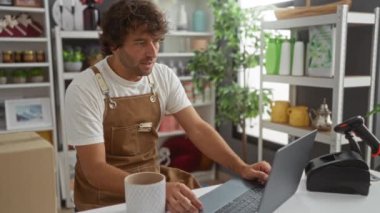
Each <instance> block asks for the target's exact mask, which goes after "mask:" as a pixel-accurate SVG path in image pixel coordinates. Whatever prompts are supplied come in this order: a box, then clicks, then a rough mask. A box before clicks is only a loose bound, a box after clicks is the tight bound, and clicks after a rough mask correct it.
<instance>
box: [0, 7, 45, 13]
mask: <svg viewBox="0 0 380 213" xmlns="http://www.w3.org/2000/svg"><path fill="white" fill-rule="evenodd" d="M0 10H1V11H9V12H28V13H45V8H42V7H41V8H36V7H16V6H0Z"/></svg>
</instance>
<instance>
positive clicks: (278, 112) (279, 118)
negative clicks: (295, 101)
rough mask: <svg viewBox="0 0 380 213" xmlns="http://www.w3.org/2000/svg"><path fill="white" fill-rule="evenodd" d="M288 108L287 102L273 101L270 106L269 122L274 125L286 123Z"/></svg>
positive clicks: (288, 103)
mask: <svg viewBox="0 0 380 213" xmlns="http://www.w3.org/2000/svg"><path fill="white" fill-rule="evenodd" d="M289 107H290V102H289V101H273V102H272V105H271V111H272V112H271V117H270V118H271V121H272V122H275V123H288V121H289V114H288V109H289Z"/></svg>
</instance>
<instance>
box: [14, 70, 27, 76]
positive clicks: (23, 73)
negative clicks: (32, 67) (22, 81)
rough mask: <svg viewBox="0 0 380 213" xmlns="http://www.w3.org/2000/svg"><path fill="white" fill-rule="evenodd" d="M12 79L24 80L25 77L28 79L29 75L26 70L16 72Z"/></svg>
mask: <svg viewBox="0 0 380 213" xmlns="http://www.w3.org/2000/svg"><path fill="white" fill-rule="evenodd" d="M11 75H12V77H13V78H24V77H27V73H26V72H25V70H14V71H12V74H11Z"/></svg>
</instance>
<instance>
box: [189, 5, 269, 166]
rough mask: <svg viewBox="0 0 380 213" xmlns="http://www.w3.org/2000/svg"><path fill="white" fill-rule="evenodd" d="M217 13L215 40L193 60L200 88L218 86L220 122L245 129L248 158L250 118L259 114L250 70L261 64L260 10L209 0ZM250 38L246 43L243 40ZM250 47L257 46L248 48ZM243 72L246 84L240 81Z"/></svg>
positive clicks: (243, 139)
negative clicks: (248, 78) (225, 121)
mask: <svg viewBox="0 0 380 213" xmlns="http://www.w3.org/2000/svg"><path fill="white" fill-rule="evenodd" d="M209 4H210V6H211V8H212V10H213V15H214V20H215V22H214V35H215V38H214V40H213V41H212V42H211V43H210V44H209V46H208V47H207V48H206V49H205V50H204V51H195V56H194V57H193V58H192V59H191V60H190V61H189V64H188V69H189V70H191V71H192V76H193V81H194V84H195V86H196V88H197V89H198V90H202V88H203V85H205V84H207V83H209V82H211V83H212V84H213V85H214V87H215V90H216V102H217V103H216V122H217V124H218V125H219V124H220V123H221V122H222V121H224V120H229V121H231V122H232V124H234V125H237V126H238V127H240V128H241V129H242V136H241V142H242V155H243V156H242V159H243V160H244V161H247V135H246V131H245V127H246V119H247V118H254V117H256V116H257V115H259V95H260V90H259V89H255V88H249V87H248V85H247V80H246V79H245V78H246V74H247V73H248V72H249V71H250V69H249V68H252V67H255V66H257V65H258V64H259V50H260V27H259V21H260V20H261V14H262V13H261V11H262V9H263V8H261V9H260V10H257V9H256V10H250V11H247V10H243V9H241V8H240V6H239V4H238V1H235V0H225V1H223V2H220V1H219V0H209ZM243 39H244V40H249V42H245V43H242V42H241V41H242V40H243ZM248 50H253V52H252V51H248ZM239 74H242V75H241V76H243V84H242V85H241V84H238V83H236V80H237V78H238V75H239ZM270 95H271V91H270V90H263V103H264V106H269V104H270Z"/></svg>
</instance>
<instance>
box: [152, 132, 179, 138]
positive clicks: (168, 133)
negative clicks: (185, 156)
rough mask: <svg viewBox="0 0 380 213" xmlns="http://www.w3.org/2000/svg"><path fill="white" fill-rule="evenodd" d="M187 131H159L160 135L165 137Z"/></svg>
mask: <svg viewBox="0 0 380 213" xmlns="http://www.w3.org/2000/svg"><path fill="white" fill-rule="evenodd" d="M184 134H185V131H183V130H176V131H170V132H158V137H160V138H165V137H173V136H178V135H184Z"/></svg>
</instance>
